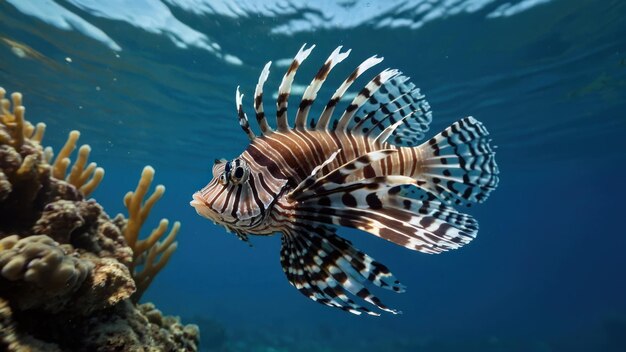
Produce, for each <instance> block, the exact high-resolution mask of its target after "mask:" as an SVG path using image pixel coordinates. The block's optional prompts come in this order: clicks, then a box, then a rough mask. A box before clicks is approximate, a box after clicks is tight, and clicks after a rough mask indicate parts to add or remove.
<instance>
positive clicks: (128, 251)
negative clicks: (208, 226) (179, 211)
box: [0, 88, 199, 351]
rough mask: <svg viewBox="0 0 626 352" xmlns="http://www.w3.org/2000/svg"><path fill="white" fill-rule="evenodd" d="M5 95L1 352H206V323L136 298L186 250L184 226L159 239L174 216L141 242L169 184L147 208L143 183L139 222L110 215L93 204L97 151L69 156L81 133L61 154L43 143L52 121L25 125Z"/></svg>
mask: <svg viewBox="0 0 626 352" xmlns="http://www.w3.org/2000/svg"><path fill="white" fill-rule="evenodd" d="M4 96H5V91H4V89H2V88H0V218H1V219H2V221H0V351H5V350H6V351H74V350H81V351H82V350H89V351H92V350H93V351H110V350H116V351H174V350H176V351H196V350H197V346H198V341H199V336H198V332H197V327H195V326H193V325H187V326H183V325H181V324H180V322H179V321H178V320H177V319H175V318H171V317H162V316H161V315H160V312H158V311H157V310H156V309H155V308H154V306H145V305H137V304H136V303H135V301H134V300H131V296H132V297H133V298H135V297H138V296H133V295H134V294H135V292H136V290H137V287H141V290H142V291H141V292H143V290H145V288H146V287H147V285H148V284H149V283H150V280H152V278H153V277H154V275H155V274H156V272H158V270H159V269H160V268H162V266H163V265H164V264H165V263H166V262H167V259H168V258H169V256H170V255H171V253H172V252H173V250H174V249H175V248H176V244H175V243H174V239H175V237H176V233H177V232H178V228H179V226H180V225H179V224H175V226H174V227H173V228H172V229H171V231H170V233H169V234H168V236H167V238H166V239H164V240H162V241H160V242H159V239H160V238H161V237H162V236H163V234H164V233H165V232H166V230H167V227H168V223H167V221H166V220H164V221H162V224H163V225H160V226H159V227H158V228H157V229H155V230H154V231H153V235H151V236H150V237H149V238H148V239H146V240H137V238H138V234H139V229H140V228H141V225H142V224H143V221H144V220H145V217H147V215H148V213H149V211H150V208H151V206H152V204H154V202H155V201H156V200H158V198H159V197H160V195H162V192H163V187H162V186H160V187H157V191H156V192H155V194H158V195H157V196H154V195H153V197H150V199H153V200H150V199H149V200H148V201H147V202H146V203H143V197H144V196H145V193H146V192H145V191H142V190H141V189H139V187H138V190H137V191H135V192H134V193H133V194H134V195H133V194H131V195H130V196H128V197H127V199H128V202H127V206H129V211H130V209H131V208H132V209H138V212H135V211H134V210H133V212H132V214H134V216H135V217H132V216H131V218H129V219H128V220H126V219H124V218H123V217H121V216H118V217H116V218H115V219H111V218H109V216H108V215H107V214H106V212H105V211H104V210H103V209H102V207H101V206H100V205H99V204H98V203H97V202H96V201H95V200H93V199H89V200H86V199H85V197H86V196H88V195H90V194H91V192H92V191H93V190H94V189H95V188H96V187H97V186H98V185H99V184H100V181H101V180H102V176H103V174H104V170H102V168H98V167H97V165H96V164H95V163H88V157H89V153H90V150H91V149H90V148H89V146H87V145H83V146H81V147H80V148H79V150H78V156H77V158H76V161H75V162H74V164H73V165H72V163H71V161H70V159H69V158H70V155H71V154H72V151H73V150H74V149H76V143H77V141H78V137H79V134H78V132H76V131H72V132H70V135H69V137H68V140H67V142H66V143H65V146H64V147H63V148H62V149H61V150H60V152H59V153H58V155H57V156H56V158H53V155H54V154H53V153H52V149H51V148H43V147H42V145H41V142H42V139H43V135H44V132H45V125H44V124H41V123H40V124H37V125H36V126H34V125H33V124H31V123H30V122H28V121H27V120H25V119H24V113H25V108H24V106H23V105H22V96H21V94H19V93H13V94H12V95H11V99H10V100H9V99H6V98H5V97H4ZM70 166H71V167H70ZM68 170H69V171H68ZM153 173H154V170H152V173H151V174H153ZM151 181H152V177H150V178H149V180H147V186H146V189H147V188H149V186H150V183H151ZM142 182H143V183H141V182H140V183H141V184H142V185H146V181H145V180H143V181H142ZM135 204H137V205H135ZM146 204H149V206H148V207H146ZM138 215H139V217H137V216H138ZM128 224H130V227H129V225H128ZM129 228H130V229H134V230H136V233H135V241H134V242H133V246H132V247H131V246H129V245H128V244H127V242H126V238H125V235H127V234H129V232H128V229H129ZM133 249H134V250H135V254H133V253H134V252H133ZM137 268H142V269H143V270H141V271H138V270H137ZM131 272H132V273H134V274H136V275H131ZM137 273H139V274H142V276H141V277H138V276H137ZM135 280H137V284H136V282H135ZM139 280H141V281H139ZM157 316H160V318H156V317H157ZM151 321H153V322H151Z"/></svg>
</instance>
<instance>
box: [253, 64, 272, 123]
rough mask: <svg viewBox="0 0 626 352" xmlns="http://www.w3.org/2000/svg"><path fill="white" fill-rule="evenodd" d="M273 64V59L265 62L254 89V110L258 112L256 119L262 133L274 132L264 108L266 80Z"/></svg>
mask: <svg viewBox="0 0 626 352" xmlns="http://www.w3.org/2000/svg"><path fill="white" fill-rule="evenodd" d="M271 65H272V62H271V61H270V62H268V63H266V64H265V66H264V67H263V70H262V71H261V75H259V82H258V83H257V84H256V87H255V89H254V111H255V112H256V121H257V123H258V124H259V128H260V129H261V133H262V134H268V133H270V132H272V127H270V125H269V124H268V123H267V118H266V116H265V111H264V109H263V85H265V81H267V78H268V77H269V74H270V66H271Z"/></svg>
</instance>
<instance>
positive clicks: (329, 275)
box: [281, 223, 405, 315]
mask: <svg viewBox="0 0 626 352" xmlns="http://www.w3.org/2000/svg"><path fill="white" fill-rule="evenodd" d="M281 263H282V265H283V271H284V272H285V274H286V275H287V278H288V280H289V281H290V283H291V284H292V285H293V286H294V287H296V288H297V289H298V290H299V291H300V292H301V293H302V294H304V295H305V296H307V297H309V298H310V299H312V300H314V301H316V302H318V303H321V304H325V305H328V306H331V307H337V308H340V309H342V310H345V311H348V312H350V313H353V314H357V315H360V314H362V313H366V314H370V315H380V314H379V313H376V312H372V311H371V310H369V309H368V308H365V307H363V306H360V305H359V304H358V303H356V302H355V301H354V300H353V299H352V298H351V297H350V296H348V293H350V294H351V295H352V296H353V297H355V298H357V297H358V298H360V299H363V300H364V301H366V302H368V303H370V304H372V305H374V306H376V307H377V308H379V309H381V310H383V311H386V312H390V313H393V314H398V313H400V312H399V311H397V310H395V309H391V308H389V307H387V306H386V305H384V304H383V303H382V302H381V300H380V299H379V298H378V297H376V296H375V295H373V294H372V293H371V292H370V291H369V290H368V289H367V288H366V287H365V283H366V282H370V283H373V284H375V285H377V286H379V287H383V288H386V289H389V290H392V291H394V292H403V291H404V290H405V287H404V286H403V285H402V284H401V283H400V282H399V281H398V280H397V279H396V278H395V277H394V276H393V274H391V272H390V271H389V269H387V268H386V267H385V266H384V265H382V264H380V263H379V262H376V261H375V260H374V259H372V258H371V257H370V256H368V255H367V254H365V253H363V252H361V251H359V250H358V249H356V248H354V247H353V246H352V244H351V243H350V241H347V240H345V239H343V238H341V237H339V236H337V235H336V234H335V229H334V228H333V227H328V226H325V225H308V224H305V223H294V224H292V225H291V226H290V231H288V232H287V233H285V234H284V235H283V238H282V248H281Z"/></svg>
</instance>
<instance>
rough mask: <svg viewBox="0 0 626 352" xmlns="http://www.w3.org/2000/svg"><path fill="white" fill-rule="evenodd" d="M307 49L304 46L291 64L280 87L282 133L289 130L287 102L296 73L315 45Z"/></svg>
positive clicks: (278, 115) (278, 122)
mask: <svg viewBox="0 0 626 352" xmlns="http://www.w3.org/2000/svg"><path fill="white" fill-rule="evenodd" d="M305 47H306V44H304V45H302V47H301V48H300V50H299V51H298V53H297V54H296V56H295V57H294V59H293V61H292V62H291V65H290V66H289V68H288V69H287V72H286V73H285V75H284V76H283V79H282V81H281V82H280V86H279V87H278V99H276V126H277V129H278V130H279V131H281V132H285V131H288V130H289V123H288V121H287V100H288V99H289V94H290V93H291V84H292V83H293V79H294V78H295V76H296V71H297V70H298V67H300V65H301V64H302V62H303V61H304V60H306V58H307V57H309V55H310V54H311V51H312V50H313V49H314V48H315V45H312V46H311V47H310V48H308V49H306V50H305V49H304V48H305Z"/></svg>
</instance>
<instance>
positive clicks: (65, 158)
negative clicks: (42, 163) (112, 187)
mask: <svg viewBox="0 0 626 352" xmlns="http://www.w3.org/2000/svg"><path fill="white" fill-rule="evenodd" d="M79 137H80V132H78V131H71V132H70V134H69V136H68V137H67V141H66V142H65V145H64V146H63V148H61V151H60V152H59V154H58V155H57V157H56V158H55V159H54V162H53V163H52V176H53V177H55V178H57V179H59V180H62V179H65V180H66V181H67V182H68V183H69V184H71V185H73V186H74V187H76V188H78V189H79V190H80V191H81V192H82V193H83V194H84V195H85V196H89V195H90V194H91V193H92V192H93V191H94V190H95V189H96V187H98V185H99V184H100V182H101V181H102V178H103V177H104V169H103V168H101V167H98V165H97V164H96V163H93V162H92V163H89V164H87V159H89V154H90V153H91V147H90V146H89V145H87V144H84V145H82V146H81V147H80V148H79V149H78V158H77V159H76V162H75V163H74V165H73V166H72V168H71V170H70V173H69V174H68V173H67V169H68V167H69V166H70V164H71V160H70V158H69V156H70V155H71V154H72V152H73V151H74V149H76V142H78V138H79ZM52 157H53V154H52V150H51V149H49V152H48V153H47V155H46V160H48V161H50V160H52Z"/></svg>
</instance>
